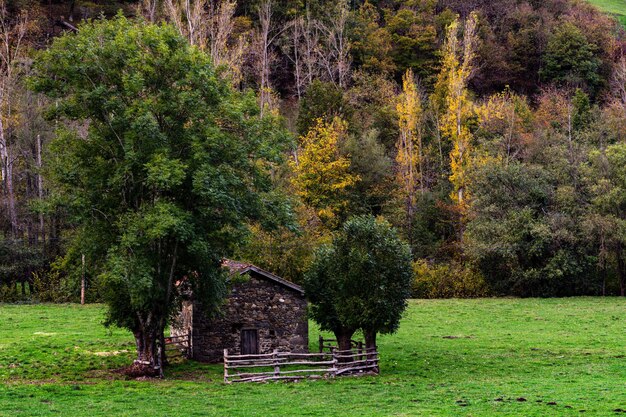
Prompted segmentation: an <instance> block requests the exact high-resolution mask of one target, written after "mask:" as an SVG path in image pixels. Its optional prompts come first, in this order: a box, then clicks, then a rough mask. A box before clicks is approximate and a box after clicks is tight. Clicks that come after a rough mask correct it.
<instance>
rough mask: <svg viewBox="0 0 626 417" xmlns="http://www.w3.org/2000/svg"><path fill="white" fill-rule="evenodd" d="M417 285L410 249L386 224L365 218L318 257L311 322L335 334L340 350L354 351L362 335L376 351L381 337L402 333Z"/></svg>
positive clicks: (309, 287)
mask: <svg viewBox="0 0 626 417" xmlns="http://www.w3.org/2000/svg"><path fill="white" fill-rule="evenodd" d="M411 281H412V269H411V252H410V249H409V246H408V245H407V244H406V243H404V242H402V240H400V238H399V237H398V234H397V232H396V230H395V229H394V228H392V227H391V225H390V224H389V223H388V222H387V221H386V220H383V219H376V218H374V217H373V216H359V217H353V218H352V219H350V220H348V221H347V222H346V223H344V225H343V227H342V228H341V230H340V231H339V232H338V233H337V235H336V236H335V238H334V239H333V242H332V244H331V245H326V246H322V247H321V248H320V249H319V250H318V251H317V253H316V256H315V260H314V261H313V264H312V266H311V269H310V270H309V271H308V273H307V274H306V277H305V291H306V293H307V296H308V298H309V300H310V301H311V303H312V306H311V317H312V318H313V319H314V320H315V321H316V322H317V323H319V325H320V327H321V328H322V330H328V331H332V332H333V333H334V334H335V336H336V338H337V341H338V344H339V349H340V350H348V349H350V339H351V338H352V335H353V334H354V333H355V332H356V331H357V330H359V329H361V330H363V334H364V336H365V342H366V346H367V348H375V347H376V335H377V334H378V333H393V332H395V331H396V330H397V329H398V326H399V324H400V318H401V316H402V313H403V312H404V310H405V308H406V306H407V299H408V297H409V295H410V288H411Z"/></svg>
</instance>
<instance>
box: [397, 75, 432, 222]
mask: <svg viewBox="0 0 626 417" xmlns="http://www.w3.org/2000/svg"><path fill="white" fill-rule="evenodd" d="M396 110H397V112H398V127H399V130H400V136H399V137H398V142H397V144H396V147H397V149H398V153H397V156H396V162H397V172H398V182H399V183H400V184H401V187H402V192H403V197H404V199H405V201H406V215H407V220H408V223H409V225H410V224H411V222H412V219H413V216H414V214H415V206H416V203H417V201H416V200H417V192H418V190H419V191H420V192H422V193H423V192H424V187H425V184H424V167H423V159H424V157H423V149H422V136H423V132H422V117H423V113H424V112H423V109H422V104H421V101H420V96H419V92H418V89H417V86H416V84H415V78H414V76H413V71H412V70H410V69H408V70H407V71H406V73H405V74H404V76H403V77H402V94H400V96H399V98H398V104H397V105H396Z"/></svg>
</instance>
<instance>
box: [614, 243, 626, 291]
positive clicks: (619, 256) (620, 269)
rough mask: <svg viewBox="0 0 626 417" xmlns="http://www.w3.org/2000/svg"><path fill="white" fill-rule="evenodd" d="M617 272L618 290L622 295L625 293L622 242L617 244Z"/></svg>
mask: <svg viewBox="0 0 626 417" xmlns="http://www.w3.org/2000/svg"><path fill="white" fill-rule="evenodd" d="M616 252H617V253H616V255H617V273H618V275H619V292H620V295H621V296H622V297H624V295H625V293H626V270H625V269H624V266H625V265H624V256H623V254H622V244H621V243H618V244H617V251H616Z"/></svg>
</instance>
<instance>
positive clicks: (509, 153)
mask: <svg viewBox="0 0 626 417" xmlns="http://www.w3.org/2000/svg"><path fill="white" fill-rule="evenodd" d="M476 115H477V119H478V130H479V132H480V136H481V138H482V141H481V147H482V148H483V151H484V152H485V153H486V154H487V155H489V156H490V157H491V158H492V159H494V160H498V161H501V162H503V163H504V164H508V163H509V162H510V161H512V160H515V159H518V158H520V157H521V156H522V153H523V152H524V150H525V149H526V148H527V147H528V145H529V143H531V141H532V138H533V123H532V118H533V112H532V110H531V108H530V105H529V104H528V102H527V100H526V98H525V97H522V96H519V95H517V94H515V93H514V92H513V91H511V90H510V89H509V88H508V87H507V88H505V90H504V91H503V92H501V93H496V94H492V95H491V96H490V97H489V98H488V99H487V100H485V101H484V102H483V103H482V104H480V105H479V106H478V107H477V108H476Z"/></svg>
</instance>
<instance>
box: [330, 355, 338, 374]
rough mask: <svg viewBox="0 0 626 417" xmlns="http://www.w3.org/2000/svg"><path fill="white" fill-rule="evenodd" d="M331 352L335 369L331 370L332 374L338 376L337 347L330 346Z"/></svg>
mask: <svg viewBox="0 0 626 417" xmlns="http://www.w3.org/2000/svg"><path fill="white" fill-rule="evenodd" d="M330 354H331V355H332V357H333V371H332V372H331V374H330V375H331V376H332V377H333V378H334V377H336V376H337V362H338V360H337V353H336V350H335V348H332V347H331V348H330Z"/></svg>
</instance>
